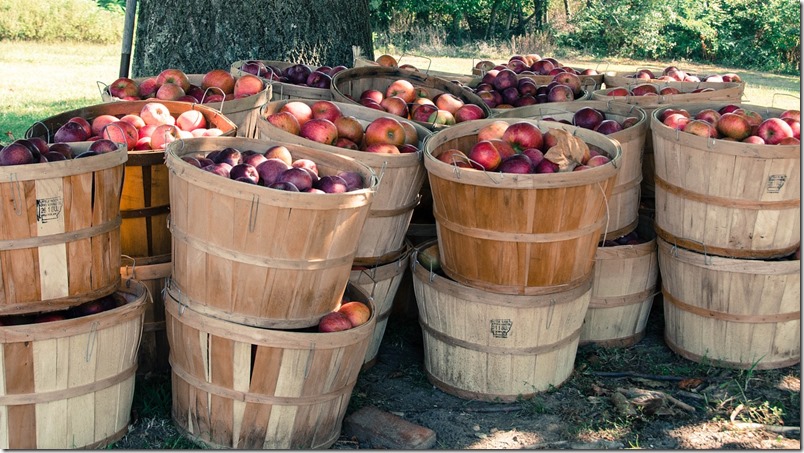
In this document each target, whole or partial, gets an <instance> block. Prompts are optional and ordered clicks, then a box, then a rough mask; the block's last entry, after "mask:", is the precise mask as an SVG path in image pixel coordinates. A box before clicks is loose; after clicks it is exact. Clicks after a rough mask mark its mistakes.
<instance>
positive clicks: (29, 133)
mask: <svg viewBox="0 0 804 453" xmlns="http://www.w3.org/2000/svg"><path fill="white" fill-rule="evenodd" d="M37 124H41V125H42V127H44V128H45V139H46V140H47V142H48V143H50V128H49V127H47V124H45V123H43V122H41V121H35V122H34V123H33V124H32V125H31V127H29V128H28V130H26V131H25V138H31V137H33V131H34V128H35V127H36V125H37Z"/></svg>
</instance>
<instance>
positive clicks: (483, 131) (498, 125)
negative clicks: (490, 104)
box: [477, 120, 510, 141]
mask: <svg viewBox="0 0 804 453" xmlns="http://www.w3.org/2000/svg"><path fill="white" fill-rule="evenodd" d="M508 126H510V124H509V123H508V122H507V121H503V120H495V121H492V122H490V123H488V124H486V125H485V126H483V127H481V128H480V129H478V131H477V141H482V140H491V139H495V138H497V139H501V138H502V137H503V134H505V130H506V129H508Z"/></svg>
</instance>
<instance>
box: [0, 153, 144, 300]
mask: <svg viewBox="0 0 804 453" xmlns="http://www.w3.org/2000/svg"><path fill="white" fill-rule="evenodd" d="M88 146H89V144H88V142H84V143H74V144H72V147H73V150H74V152H77V153H79V152H82V151H85V150H86V149H87V147H88ZM127 158H128V155H127V154H126V151H125V149H124V148H123V147H121V148H120V149H118V150H117V151H113V152H110V153H106V154H101V155H98V156H91V157H85V158H81V159H70V160H65V161H61V162H47V163H39V164H29V165H14V166H6V167H0V202H2V206H0V225H2V227H1V228H0V315H8V314H21V313H31V312H37V311H53V310H59V309H63V308H68V307H71V306H74V305H78V304H81V303H83V302H87V301H90V300H93V299H98V298H100V297H103V296H108V295H109V294H111V293H113V292H114V291H115V290H116V289H117V285H118V283H119V282H120V272H119V268H120V223H121V220H120V192H121V187H122V185H123V167H124V165H125V162H126V159H127Z"/></svg>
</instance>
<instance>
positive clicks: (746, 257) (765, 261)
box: [651, 103, 801, 369]
mask: <svg viewBox="0 0 804 453" xmlns="http://www.w3.org/2000/svg"><path fill="white" fill-rule="evenodd" d="M726 105H727V104H726V103H705V104H687V105H682V106H668V108H675V109H680V108H683V109H685V110H686V111H687V112H688V113H689V114H691V115H693V116H695V114H697V113H698V112H700V111H702V110H704V109H713V110H715V111H719V110H720V109H721V108H723V107H725V106H726ZM740 107H742V108H743V109H745V110H749V111H752V112H755V113H759V114H760V115H761V116H762V118H764V119H765V121H767V119H768V118H772V117H775V118H779V117H780V115H781V114H782V112H783V111H782V110H780V109H773V108H766V107H760V106H752V105H745V104H742V105H741V106H740ZM660 113H662V110H657V111H656V112H654V114H653V115H652V118H651V122H652V129H653V147H654V152H655V166H656V226H655V228H656V233H657V236H658V243H659V268H660V271H661V277H662V282H663V284H662V293H663V297H664V317H665V341H666V342H667V344H668V346H669V347H670V348H671V349H672V350H673V351H675V352H676V353H678V354H679V355H681V356H683V357H685V358H687V359H689V360H692V361H695V362H705V363H711V364H713V365H716V366H723V367H729V368H741V369H770V368H782V367H787V366H791V365H794V364H796V363H798V362H799V361H800V353H801V340H800V332H801V308H800V307H801V280H800V279H801V277H800V273H801V261H800V243H801V237H800V229H801V205H800V191H801V153H800V147H799V145H798V144H752V143H744V142H740V141H733V140H723V139H719V138H718V139H715V138H711V137H703V136H698V135H693V134H690V133H685V132H679V131H678V130H675V129H673V128H671V127H669V126H666V125H665V124H663V123H662V122H661V121H659V118H658V115H659V114H660ZM761 127H762V126H760V128H761Z"/></svg>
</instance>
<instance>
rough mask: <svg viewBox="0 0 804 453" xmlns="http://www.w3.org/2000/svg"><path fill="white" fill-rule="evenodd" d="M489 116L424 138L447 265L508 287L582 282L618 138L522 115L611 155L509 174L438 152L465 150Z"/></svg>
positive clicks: (459, 276)
mask: <svg viewBox="0 0 804 453" xmlns="http://www.w3.org/2000/svg"><path fill="white" fill-rule="evenodd" d="M493 121H496V120H475V121H470V122H467V123H461V124H457V125H455V126H451V127H450V128H449V129H445V130H443V131H439V132H438V133H436V134H434V135H433V136H432V137H430V138H429V139H428V140H427V143H426V145H425V159H424V165H425V168H427V171H428V173H429V178H430V188H431V191H432V194H433V214H434V215H435V218H436V230H437V233H438V246H439V252H440V255H441V262H442V267H443V269H444V272H445V273H446V274H447V275H448V276H449V277H450V278H452V279H454V280H455V281H457V282H459V283H461V284H464V285H467V286H472V287H475V288H479V289H484V290H487V291H491V292H495V293H505V294H525V295H537V294H544V293H545V292H548V293H549V292H555V291H557V290H558V288H560V287H563V288H564V289H565V290H568V289H570V288H571V287H573V286H576V285H579V284H581V283H583V282H585V281H586V280H587V279H588V278H591V273H592V268H593V266H594V262H595V250H597V246H598V242H599V241H600V236H601V233H602V232H603V231H604V229H605V225H606V218H607V211H606V200H608V199H609V198H610V197H611V193H612V191H613V189H614V182H615V178H616V176H617V171H618V167H619V166H620V162H621V160H622V153H621V150H620V145H619V143H618V142H616V141H614V140H612V139H610V138H608V137H606V136H605V135H603V134H599V133H597V132H594V131H590V130H587V129H582V128H579V127H575V126H569V125H566V124H563V123H558V122H554V121H537V120H525V119H523V120H522V121H527V122H530V123H533V124H534V125H536V126H537V127H539V129H541V130H542V132H545V131H547V130H549V129H563V130H565V131H568V132H571V133H573V134H575V135H577V137H579V138H580V139H582V140H583V141H584V142H586V143H588V144H593V145H596V146H598V147H600V148H601V149H602V150H603V151H604V152H606V153H607V154H609V156H611V157H612V160H611V162H609V163H607V164H605V165H602V166H599V167H593V168H590V169H588V170H584V171H573V172H561V173H552V174H512V173H500V172H486V171H480V170H475V169H469V168H458V167H455V166H453V165H451V164H448V163H445V162H441V161H440V160H438V159H437V158H436V156H438V154H440V153H441V152H443V151H445V150H447V149H450V148H456V149H459V150H462V151H464V153H468V151H469V149H471V147H472V146H473V145H474V143H476V142H477V132H478V130H480V129H481V128H483V127H484V126H485V125H487V124H489V123H491V122H493Z"/></svg>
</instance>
